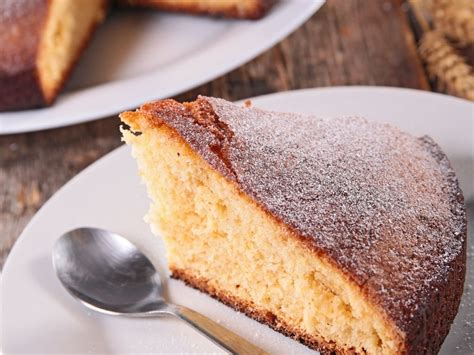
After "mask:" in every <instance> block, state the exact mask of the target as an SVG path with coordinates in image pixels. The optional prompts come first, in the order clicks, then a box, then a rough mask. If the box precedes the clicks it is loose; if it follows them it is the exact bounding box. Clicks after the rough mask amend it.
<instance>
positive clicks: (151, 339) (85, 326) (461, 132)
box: [1, 87, 474, 354]
mask: <svg viewBox="0 0 474 355" xmlns="http://www.w3.org/2000/svg"><path fill="white" fill-rule="evenodd" d="M253 102H254V105H255V106H258V107H262V108H266V109H272V110H280V111H293V112H303V113H315V114H318V115H322V116H339V115H363V116H366V117H368V118H370V119H373V120H379V121H385V122H390V123H392V124H395V125H397V126H399V127H400V128H402V129H404V130H407V131H409V132H411V133H413V134H415V135H422V134H429V135H431V136H432V137H433V138H434V139H435V140H436V141H437V142H438V143H439V144H440V145H441V146H442V147H443V149H444V150H445V152H446V153H447V154H448V156H449V157H450V159H451V161H452V163H453V165H454V167H455V169H456V171H457V173H458V176H459V178H460V181H461V185H462V188H463V190H464V193H465V197H466V203H467V206H468V208H469V211H470V216H469V218H470V221H469V223H470V228H469V230H470V233H471V234H470V238H471V240H470V242H469V265H468V270H469V276H468V281H467V282H466V285H472V283H473V275H474V274H473V266H474V265H473V256H472V252H473V247H472V236H473V235H472V230H473V227H474V226H473V225H472V222H473V220H472V218H473V217H474V216H473V210H474V189H473V184H472V181H473V178H474V177H473V166H474V153H473V122H474V120H473V118H474V117H473V114H474V105H473V104H471V103H469V102H467V101H463V100H460V99H455V98H452V97H448V96H443V95H439V94H432V93H426V92H421V91H414V90H406V89H393V88H364V87H359V88H358V87H346V88H328V89H313V90H303V91H294V92H287V93H279V94H274V95H268V96H263V97H258V98H256V99H254V100H253ZM147 205H148V201H147V197H146V194H145V191H144V187H143V186H142V185H140V183H139V179H138V177H137V172H136V166H135V162H134V161H133V160H132V158H131V157H130V151H129V149H128V147H122V148H119V149H117V150H116V151H114V152H112V153H111V154H109V155H107V156H106V157H105V158H103V159H101V160H99V161H98V162H96V163H95V164H93V165H92V166H90V167H89V168H87V169H86V170H85V171H84V172H82V173H81V174H79V175H78V176H77V177H75V178H74V179H72V180H71V181H70V182H69V183H68V184H67V185H66V186H64V187H63V188H62V189H61V190H60V191H59V192H58V193H56V194H55V195H54V196H53V197H52V198H51V199H50V200H49V201H48V202H47V203H46V204H45V205H44V206H43V207H42V208H41V210H40V211H39V212H38V213H37V214H36V216H35V217H34V218H33V219H32V220H31V222H30V224H29V225H28V226H27V227H26V229H25V230H24V232H23V234H22V235H21V237H20V239H19V240H18V242H17V243H16V244H15V246H14V248H13V250H12V252H11V254H10V256H9V258H8V260H7V263H6V265H5V268H4V272H3V315H2V326H1V328H2V331H3V337H2V341H3V345H4V351H5V353H7V354H14V353H22V352H23V353H34V352H39V353H53V352H56V353H63V354H65V353H71V352H74V353H91V352H92V353H93V352H99V353H115V354H118V353H141V352H145V353H158V352H161V353H176V352H188V353H189V352H193V353H195V352H209V351H218V349H217V348H216V347H214V346H213V345H211V344H209V343H208V342H207V341H205V340H204V339H203V338H202V337H201V336H200V335H198V334H197V333H195V332H194V331H193V330H191V329H190V328H188V327H187V326H186V325H184V324H181V323H179V322H178V321H176V320H174V319H164V318H163V319H123V318H114V317H111V316H105V315H101V314H96V313H93V312H91V311H88V310H87V309H85V308H84V307H83V306H82V305H80V304H79V303H77V302H76V301H74V300H73V299H72V298H71V297H70V296H69V295H68V294H67V293H66V291H64V290H63V288H62V287H61V285H60V284H59V282H58V280H57V279H56V277H55V275H54V272H53V269H52V265H51V248H52V245H53V243H54V241H55V240H56V239H57V238H58V237H59V236H60V235H61V234H62V233H63V232H65V231H67V230H70V229H72V228H75V227H79V226H97V227H101V228H107V229H111V230H114V231H117V232H119V233H121V234H123V235H124V236H127V237H128V238H130V239H131V240H133V241H134V242H135V243H137V244H138V245H140V246H142V247H143V248H147V250H148V251H149V255H150V257H151V258H152V260H153V262H154V263H156V264H157V265H158V266H159V267H160V268H161V269H162V270H163V269H164V266H163V261H164V252H163V248H162V245H161V242H160V238H158V237H154V236H153V235H152V234H151V233H150V231H149V228H148V226H147V225H146V224H145V222H143V215H144V214H145V211H146V210H147ZM167 284H168V289H169V295H170V299H171V300H172V301H174V302H177V303H181V304H183V305H186V306H189V307H192V308H194V309H196V310H197V311H199V312H202V313H203V314H205V315H207V316H208V317H210V318H212V319H214V320H216V321H218V322H221V323H222V324H223V325H225V326H226V327H228V328H230V329H231V330H233V331H235V332H236V333H238V334H240V335H242V336H243V337H245V338H247V339H248V340H250V341H252V342H254V343H256V344H257V345H259V346H260V347H262V348H263V349H265V350H267V351H268V352H269V353H272V354H273V353H281V354H290V353H304V352H309V350H308V349H307V348H306V347H304V346H302V345H301V344H299V343H297V342H295V341H293V340H291V339H289V338H286V337H284V336H283V335H281V334H279V333H276V332H274V331H272V330H270V328H268V327H266V326H264V325H261V324H259V323H257V322H255V321H253V320H251V319H249V318H247V317H245V316H244V315H242V314H240V313H237V312H235V311H233V310H232V309H230V308H228V307H226V306H224V305H222V304H220V303H219V302H217V301H215V300H213V299H212V298H210V297H208V296H207V295H205V294H202V293H200V292H198V291H196V290H194V289H191V288H190V287H187V286H184V284H183V283H181V282H179V281H176V280H169V281H167ZM473 312H474V304H473V297H472V293H471V291H470V288H468V287H467V286H466V293H465V294H464V299H463V304H462V306H461V309H460V312H459V315H458V317H457V318H456V322H455V324H454V326H453V328H452V331H451V333H450V335H449V337H448V339H447V341H446V343H445V345H444V350H443V352H442V353H443V354H466V353H472V350H473V341H474V339H470V338H468V336H469V335H472V334H473V326H474V315H473ZM469 349H470V350H469Z"/></svg>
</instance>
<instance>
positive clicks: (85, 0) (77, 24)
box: [37, 0, 105, 101]
mask: <svg viewBox="0 0 474 355" xmlns="http://www.w3.org/2000/svg"><path fill="white" fill-rule="evenodd" d="M104 4H105V1H104V0H52V1H51V5H50V10H49V13H48V17H47V21H46V24H45V28H44V33H43V35H42V38H41V42H40V46H39V53H38V59H37V66H38V75H39V79H40V81H41V85H42V87H43V89H44V90H45V96H46V99H47V100H48V101H50V100H51V99H52V98H53V96H54V95H55V93H56V91H57V90H58V88H59V86H60V85H62V83H63V80H64V76H65V75H67V74H68V72H69V70H70V68H71V66H72V65H73V64H74V61H75V60H76V59H77V56H78V55H79V52H80V51H81V49H82V48H83V46H84V45H85V41H87V39H88V36H89V35H90V32H91V31H92V30H93V28H94V26H95V25H96V24H97V23H98V22H100V21H102V19H103V17H104V16H105V8H104Z"/></svg>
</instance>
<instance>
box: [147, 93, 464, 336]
mask: <svg viewBox="0 0 474 355" xmlns="http://www.w3.org/2000/svg"><path fill="white" fill-rule="evenodd" d="M140 111H141V112H142V113H144V114H145V115H147V116H148V119H149V121H150V122H151V123H156V124H162V123H163V122H164V123H165V124H167V125H168V126H169V127H171V128H173V129H174V130H175V131H176V132H177V133H178V134H179V135H180V136H181V137H182V138H183V139H184V140H185V141H186V142H187V143H188V144H189V145H190V146H191V147H192V148H193V149H194V150H195V151H196V152H198V153H199V154H200V155H201V156H202V157H203V158H204V159H205V160H206V161H207V162H208V163H209V164H210V165H211V166H212V167H213V168H214V169H216V170H218V171H219V172H220V173H222V174H223V175H224V176H225V177H227V178H228V179H229V180H231V181H233V182H234V183H235V184H236V186H238V188H239V189H240V190H241V191H243V192H245V193H246V194H247V195H249V196H250V197H251V198H252V199H253V200H254V201H256V202H257V203H258V205H260V206H261V207H262V208H263V209H264V210H265V211H267V212H269V213H271V214H272V215H273V216H274V217H276V218H277V219H278V220H279V221H280V222H283V223H284V224H286V225H287V226H289V227H290V228H291V229H292V230H293V231H294V233H295V234H296V235H298V236H299V237H300V238H301V239H302V240H303V241H305V242H306V243H307V245H309V246H310V247H312V249H313V250H314V251H316V252H318V253H319V254H320V255H325V256H328V257H329V259H330V260H332V261H333V262H334V263H336V264H337V265H338V266H339V267H340V268H341V269H342V270H343V271H344V272H345V273H346V274H347V275H349V276H350V278H351V279H352V280H353V281H355V282H356V283H357V284H358V285H360V286H361V287H362V289H363V290H365V291H366V292H367V293H368V294H369V296H371V297H372V299H373V300H375V301H376V302H377V303H379V304H380V305H381V306H382V307H383V309H385V310H386V312H387V314H388V316H389V317H390V318H391V319H393V320H394V321H395V323H396V324H397V326H398V327H399V328H400V329H401V330H403V331H406V332H409V331H410V332H413V329H412V326H413V324H419V323H417V321H418V320H417V319H415V318H419V317H424V312H425V311H426V309H423V308H424V305H426V304H427V303H428V302H430V300H431V298H432V297H433V295H434V294H436V293H437V288H438V287H442V286H443V285H446V284H447V280H448V276H449V277H451V276H450V274H452V272H453V268H455V267H457V266H459V265H458V264H459V260H463V258H462V257H461V258H460V255H461V254H462V253H464V250H465V249H464V243H465V234H466V221H465V211H464V206H463V197H462V193H461V191H460V189H459V186H458V181H457V179H456V176H455V174H454V171H453V169H452V168H451V166H450V163H449V161H448V159H447V157H446V156H445V155H444V154H443V153H442V151H441V149H440V148H439V146H438V145H436V144H435V143H434V141H433V140H432V139H431V138H429V137H422V138H415V137H413V136H411V135H409V134H407V133H404V132H402V131H400V130H399V129H397V128H395V127H393V126H390V125H388V124H383V123H377V122H371V121H368V120H366V119H363V118H359V117H345V118H337V119H336V118H318V117H315V116H304V115H295V114H287V113H275V112H268V111H263V110H259V109H256V108H250V107H239V106H237V105H234V104H232V103H229V102H227V101H224V100H221V99H215V98H208V97H200V98H199V99H198V100H197V101H195V102H194V103H189V104H184V105H183V104H180V103H177V102H176V101H173V100H165V101H158V102H155V103H151V104H147V105H144V106H143V107H142V108H141V109H140ZM461 269H462V268H461ZM461 269H460V270H461ZM460 278H461V279H463V278H462V276H460ZM461 283H462V282H461Z"/></svg>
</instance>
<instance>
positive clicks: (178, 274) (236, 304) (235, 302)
mask: <svg viewBox="0 0 474 355" xmlns="http://www.w3.org/2000/svg"><path fill="white" fill-rule="evenodd" d="M171 276H172V277H173V278H175V279H178V280H182V281H184V282H185V283H186V284H187V285H189V286H191V287H193V288H195V289H197V290H199V291H202V292H205V293H207V294H208V295H210V296H211V297H213V298H215V299H217V300H218V301H220V302H222V303H224V304H226V305H228V306H230V307H232V308H233V309H235V310H236V311H239V312H242V313H245V314H246V315H247V316H249V317H250V318H253V319H255V320H256V321H258V322H260V323H263V324H265V325H268V326H269V327H271V328H272V329H274V330H276V331H277V332H280V333H282V334H284V335H286V336H288V337H290V338H293V339H295V340H296V341H299V342H300V343H302V344H304V345H306V346H308V347H310V348H312V349H315V350H318V351H321V352H323V353H337V354H355V353H356V352H355V351H353V350H349V351H347V350H345V349H340V348H338V347H337V346H336V344H335V343H330V342H325V341H324V340H322V339H317V338H316V337H313V336H311V335H309V334H307V333H304V332H302V331H301V330H299V329H294V328H293V327H291V326H289V325H288V324H286V323H285V320H284V319H278V318H277V317H276V316H275V315H274V314H272V313H271V312H268V311H265V310H261V309H257V308H256V307H255V305H253V304H251V303H249V302H247V301H244V300H239V299H237V298H236V297H234V296H233V295H230V294H228V293H225V292H222V291H219V290H218V289H216V288H215V287H212V285H211V284H210V283H209V282H208V280H205V279H203V278H198V277H195V276H193V275H192V274H190V273H188V272H187V271H186V270H179V269H173V268H171Z"/></svg>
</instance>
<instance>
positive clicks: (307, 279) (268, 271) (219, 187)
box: [122, 112, 402, 354]
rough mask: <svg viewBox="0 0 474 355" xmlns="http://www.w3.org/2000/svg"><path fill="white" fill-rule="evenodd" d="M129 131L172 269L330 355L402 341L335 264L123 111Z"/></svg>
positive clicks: (168, 134) (170, 139)
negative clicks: (328, 349) (330, 347)
mask: <svg viewBox="0 0 474 355" xmlns="http://www.w3.org/2000/svg"><path fill="white" fill-rule="evenodd" d="M122 120H124V121H125V122H126V123H127V124H128V125H130V126H131V129H132V130H133V131H139V132H142V134H141V135H137V136H136V135H134V134H133V133H131V132H130V131H127V130H124V131H123V134H124V138H125V140H126V142H127V143H129V144H131V145H132V147H133V155H134V156H135V157H136V159H137V161H138V166H139V172H140V175H141V177H142V179H143V181H144V182H145V184H146V186H147V189H148V193H149V196H150V197H151V200H152V204H151V208H150V211H149V213H148V217H147V218H148V220H149V222H150V224H151V226H152V229H153V231H154V233H156V234H157V235H160V236H162V237H163V239H164V241H165V245H166V248H167V252H168V255H167V257H168V262H169V266H170V269H171V270H181V271H183V272H185V273H186V275H190V276H192V277H197V278H202V279H205V280H208V282H209V285H211V286H212V287H215V289H216V290H218V291H219V292H220V293H221V294H222V295H230V296H231V297H232V298H234V299H237V300H239V301H240V302H243V303H246V304H248V305H249V306H251V307H252V308H253V309H256V310H261V311H270V312H271V313H273V314H274V315H275V316H276V317H277V319H278V321H279V323H281V324H284V326H285V327H286V328H288V329H290V330H292V331H293V332H297V333H300V334H305V335H306V336H309V337H310V338H311V339H313V340H316V341H318V342H321V341H322V342H324V343H331V342H333V343H336V345H337V347H338V348H339V349H345V350H348V349H351V348H353V349H355V350H356V351H357V352H359V353H369V354H393V353H397V352H398V351H399V350H400V349H399V347H400V344H401V343H402V336H401V335H399V333H398V332H397V331H396V329H395V327H394V326H392V325H391V323H389V322H388V321H386V320H385V318H384V317H383V315H382V312H381V311H379V309H378V308H377V307H374V306H372V305H371V304H370V303H369V302H368V301H366V299H365V298H363V297H362V295H361V293H360V291H359V289H358V288H357V287H354V285H353V284H351V283H350V282H349V281H348V280H347V278H346V277H345V276H344V275H343V274H342V272H340V271H339V270H338V269H337V268H335V267H334V266H332V265H331V264H330V263H329V262H327V261H326V260H324V259H322V258H319V257H317V256H316V255H315V253H314V252H312V251H311V250H309V249H307V248H306V247H305V246H304V245H303V243H302V242H301V241H299V240H298V239H296V238H295V237H294V236H293V235H292V234H291V233H290V232H289V230H288V229H287V228H286V227H284V226H283V225H281V224H279V223H277V222H276V220H275V219H273V218H272V217H269V215H268V214H267V213H265V212H263V211H262V210H261V209H260V208H259V207H257V205H256V204H255V203H254V202H252V201H251V200H250V199H249V198H248V197H247V196H246V195H244V194H239V192H238V190H237V188H236V187H235V185H234V184H233V183H231V182H229V181H228V180H227V179H226V178H224V177H223V176H222V175H221V174H219V173H218V172H216V171H215V170H214V169H212V168H211V167H210V165H208V163H207V162H206V161H205V160H203V159H202V158H201V157H200V156H198V154H197V153H195V152H194V151H192V150H191V148H189V146H188V145H186V144H184V143H183V141H182V140H181V139H179V138H177V135H176V134H175V133H174V131H171V129H170V128H168V127H167V126H165V125H162V126H160V127H159V128H158V127H156V126H150V125H149V123H148V122H147V120H146V118H144V117H143V116H141V115H140V113H137V112H133V113H132V112H128V113H125V114H122Z"/></svg>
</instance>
